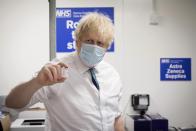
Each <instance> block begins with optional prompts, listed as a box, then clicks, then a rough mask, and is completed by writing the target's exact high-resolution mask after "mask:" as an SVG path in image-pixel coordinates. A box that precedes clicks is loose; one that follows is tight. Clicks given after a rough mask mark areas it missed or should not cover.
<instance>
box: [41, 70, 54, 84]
mask: <svg viewBox="0 0 196 131" xmlns="http://www.w3.org/2000/svg"><path fill="white" fill-rule="evenodd" d="M43 73H44V74H45V75H46V77H48V78H49V80H50V81H53V76H52V73H51V72H50V70H49V69H48V68H47V67H44V69H43Z"/></svg>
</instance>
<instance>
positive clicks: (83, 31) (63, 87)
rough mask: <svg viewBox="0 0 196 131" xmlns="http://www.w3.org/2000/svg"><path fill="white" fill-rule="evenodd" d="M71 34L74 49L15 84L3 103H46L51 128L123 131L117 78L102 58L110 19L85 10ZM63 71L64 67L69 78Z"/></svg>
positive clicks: (22, 105) (16, 105)
mask: <svg viewBox="0 0 196 131" xmlns="http://www.w3.org/2000/svg"><path fill="white" fill-rule="evenodd" d="M74 33H75V41H76V47H77V49H76V52H75V53H73V54H71V55H69V56H66V57H64V58H61V59H60V60H54V61H52V62H51V63H50V64H46V65H45V66H44V67H43V68H42V69H41V70H40V72H39V73H38V75H37V76H36V77H35V78H33V79H32V80H30V81H28V82H26V83H23V84H21V85H19V86H17V87H15V88H14V89H13V90H12V91H11V92H10V94H9V95H8V96H7V98H6V105H7V106H8V107H10V108H26V107H29V106H31V105H33V104H35V103H37V102H42V103H44V105H45V107H46V110H47V116H48V118H47V125H46V130H49V131H113V130H115V131H124V126H123V122H122V118H121V116H120V114H121V111H120V109H119V100H120V96H121V90H122V89H121V82H120V77H119V75H118V73H117V72H116V71H115V69H114V68H113V67H112V66H111V65H109V64H108V63H106V62H104V61H102V59H103V57H104V55H105V53H106V50H107V49H108V48H109V47H110V44H111V43H112V41H113V37H114V27H113V23H112V21H111V20H110V19H109V18H108V17H106V16H104V15H102V14H99V13H89V14H87V15H86V16H84V17H83V18H82V19H81V20H80V22H79V25H78V26H77V28H76V30H75V32H74ZM62 70H67V71H68V74H67V77H64V76H63V74H62Z"/></svg>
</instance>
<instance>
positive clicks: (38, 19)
mask: <svg viewBox="0 0 196 131" xmlns="http://www.w3.org/2000/svg"><path fill="white" fill-rule="evenodd" d="M0 58H1V62H0V79H1V82H0V95H6V94H7V93H8V92H9V91H10V90H11V89H12V88H13V87H14V86H16V85H17V84H19V83H21V82H24V81H26V80H29V79H30V78H31V77H32V74H33V73H34V72H35V71H38V70H39V69H40V66H41V65H42V64H44V63H46V62H47V61H48V60H49V7H48V1H47V0H0Z"/></svg>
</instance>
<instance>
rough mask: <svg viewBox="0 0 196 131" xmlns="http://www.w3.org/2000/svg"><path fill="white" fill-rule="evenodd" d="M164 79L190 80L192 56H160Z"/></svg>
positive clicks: (162, 78)
mask: <svg viewBox="0 0 196 131" xmlns="http://www.w3.org/2000/svg"><path fill="white" fill-rule="evenodd" d="M160 77H161V80H162V81H190V80H191V58H160Z"/></svg>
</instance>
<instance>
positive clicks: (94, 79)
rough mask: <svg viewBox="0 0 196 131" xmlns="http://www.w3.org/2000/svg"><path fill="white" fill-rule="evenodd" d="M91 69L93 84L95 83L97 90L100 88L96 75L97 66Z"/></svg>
mask: <svg viewBox="0 0 196 131" xmlns="http://www.w3.org/2000/svg"><path fill="white" fill-rule="evenodd" d="M89 71H90V73H91V77H92V81H93V84H94V85H95V87H96V88H97V90H99V83H98V81H97V79H96V76H95V68H90V69H89Z"/></svg>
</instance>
